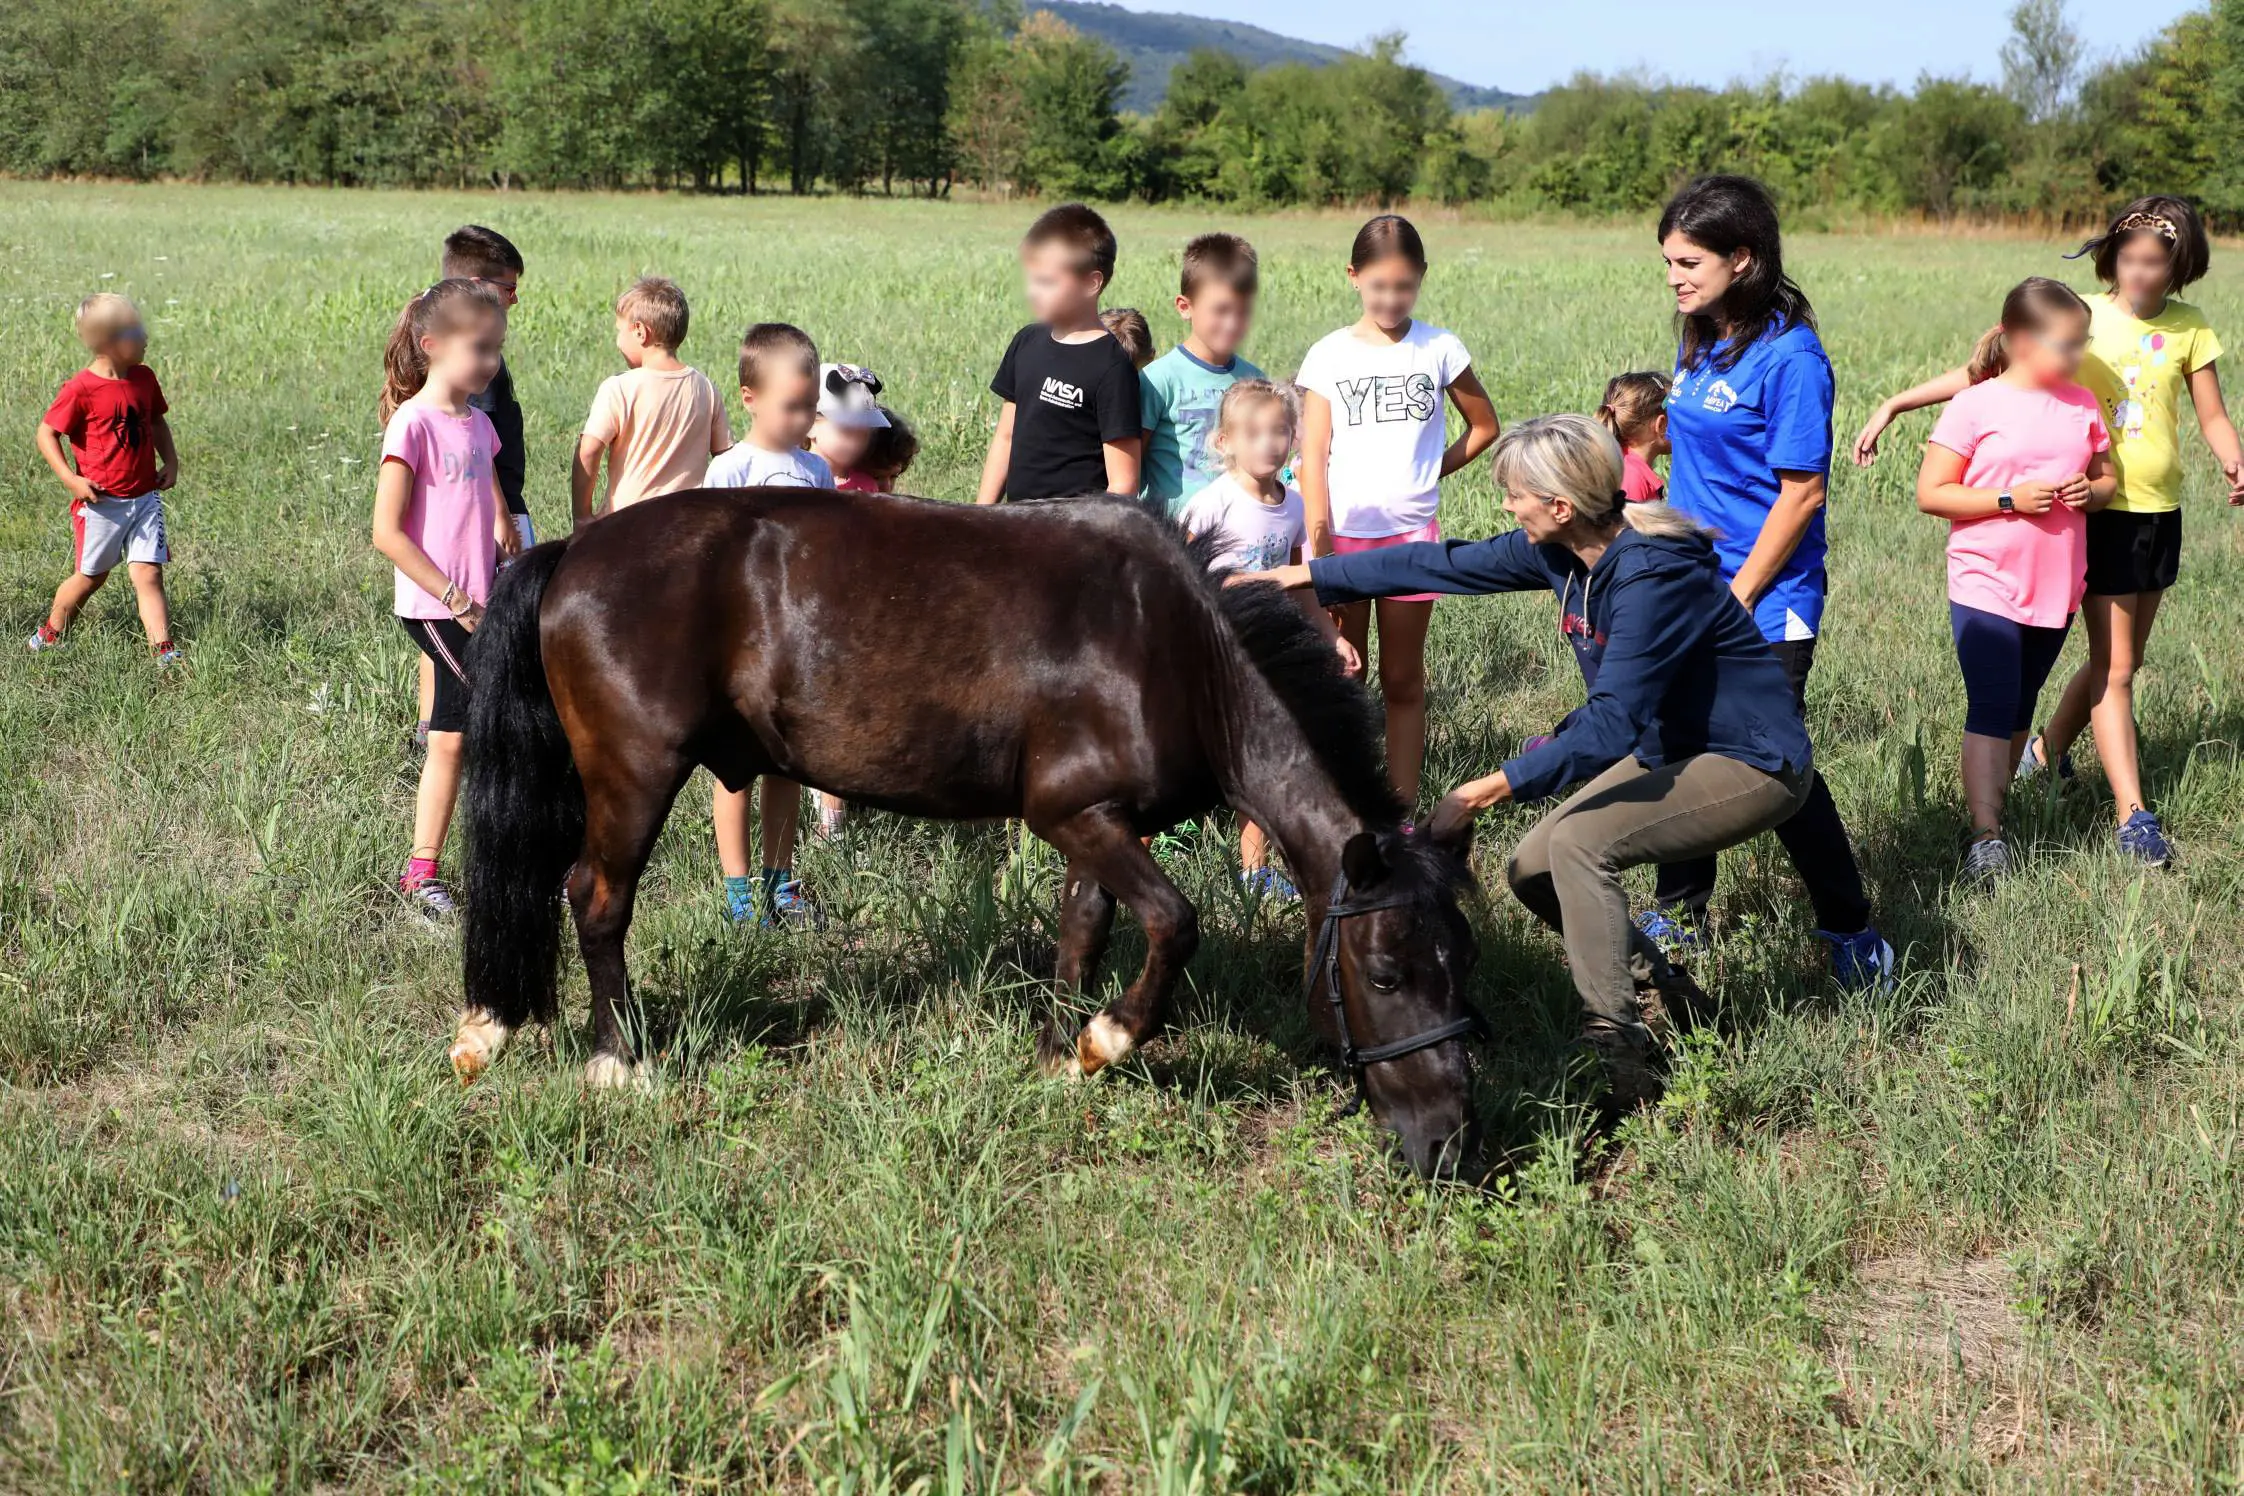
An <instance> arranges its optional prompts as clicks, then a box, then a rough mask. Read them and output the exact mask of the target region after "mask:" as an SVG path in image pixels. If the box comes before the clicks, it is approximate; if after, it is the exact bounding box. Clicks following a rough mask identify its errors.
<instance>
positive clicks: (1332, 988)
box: [1301, 869, 1488, 1117]
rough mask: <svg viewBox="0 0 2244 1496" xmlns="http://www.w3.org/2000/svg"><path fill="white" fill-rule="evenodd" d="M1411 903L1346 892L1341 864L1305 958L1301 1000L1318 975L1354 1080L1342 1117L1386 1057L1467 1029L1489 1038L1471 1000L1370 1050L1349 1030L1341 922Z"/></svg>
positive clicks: (1357, 1105) (1358, 1103) (1310, 993)
mask: <svg viewBox="0 0 2244 1496" xmlns="http://www.w3.org/2000/svg"><path fill="white" fill-rule="evenodd" d="M1408 903H1410V899H1409V898H1408V897H1407V896H1406V895H1402V894H1389V895H1387V896H1385V897H1383V898H1375V899H1356V900H1350V899H1349V897H1348V873H1347V871H1346V869H1342V870H1341V872H1340V873H1339V874H1337V875H1336V876H1335V877H1334V878H1333V880H1332V898H1331V899H1330V900H1329V901H1328V902H1327V903H1326V905H1325V917H1324V922H1323V923H1322V924H1320V925H1319V926H1318V927H1317V949H1316V953H1315V954H1314V955H1313V956H1311V957H1310V960H1309V974H1308V976H1307V978H1305V979H1304V981H1303V984H1302V994H1301V995H1302V1000H1303V1001H1304V1002H1308V1001H1311V1000H1313V999H1314V998H1315V997H1316V995H1317V983H1318V981H1319V979H1322V980H1323V982H1324V984H1325V996H1326V998H1327V1000H1329V1001H1330V1002H1331V1003H1332V1022H1333V1028H1334V1031H1335V1032H1336V1033H1338V1034H1339V1036H1340V1063H1341V1064H1342V1065H1344V1066H1346V1067H1347V1070H1348V1073H1349V1076H1350V1077H1351V1078H1352V1079H1353V1080H1354V1081H1355V1083H1356V1095H1355V1099H1354V1100H1352V1101H1350V1102H1349V1103H1348V1104H1347V1105H1346V1106H1345V1107H1343V1108H1342V1109H1341V1111H1340V1115H1341V1116H1343V1117H1348V1116H1353V1115H1355V1113H1356V1112H1357V1111H1358V1110H1359V1109H1361V1108H1362V1106H1363V1104H1364V1068H1365V1067H1366V1066H1369V1065H1377V1064H1381V1063H1383V1062H1385V1061H1387V1060H1399V1059H1401V1058H1402V1057H1403V1056H1404V1055H1411V1054H1416V1053H1418V1051H1419V1050H1421V1049H1431V1048H1433V1047H1434V1046H1435V1045H1436V1044H1446V1043H1448V1042H1449V1041H1450V1040H1452V1039H1462V1038H1464V1037H1465V1036H1466V1035H1467V1034H1472V1035H1475V1036H1477V1037H1479V1038H1483V1039H1485V1038H1487V1037H1488V1020H1486V1019H1485V1018H1483V1017H1481V1016H1480V1012H1479V1010H1478V1009H1476V1008H1474V1007H1473V1006H1472V1005H1471V1004H1470V1003H1468V1004H1466V1005H1465V1016H1464V1017H1462V1018H1452V1019H1450V1020H1449V1022H1447V1023H1444V1024H1438V1025H1436V1026H1435V1027H1433V1028H1430V1029H1426V1030H1423V1031H1422V1032H1419V1033H1415V1034H1412V1035H1411V1036H1410V1037H1409V1038H1407V1039H1397V1040H1395V1041H1394V1042H1393V1043H1391V1044H1374V1045H1373V1046H1371V1048H1369V1049H1358V1048H1357V1047H1356V1041H1355V1039H1354V1038H1353V1037H1351V1036H1350V1034H1349V1032H1348V1007H1347V1004H1346V1003H1344V1002H1343V1001H1342V1000H1341V997H1340V922H1341V921H1342V920H1344V919H1351V918H1353V917H1355V916H1356V915H1359V914H1374V913H1377V912H1378V911H1379V910H1382V909H1400V908H1402V907H1403V906H1404V905H1406V904H1408Z"/></svg>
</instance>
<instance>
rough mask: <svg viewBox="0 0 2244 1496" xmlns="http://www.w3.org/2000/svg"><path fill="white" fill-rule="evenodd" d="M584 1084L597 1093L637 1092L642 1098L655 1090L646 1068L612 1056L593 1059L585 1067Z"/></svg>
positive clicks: (617, 1056) (619, 1056)
mask: <svg viewBox="0 0 2244 1496" xmlns="http://www.w3.org/2000/svg"><path fill="white" fill-rule="evenodd" d="M584 1083H585V1085H586V1086H588V1087H590V1088H591V1089H592V1090H595V1091H636V1092H638V1093H639V1094H640V1095H642V1096H644V1095H646V1094H647V1093H648V1092H649V1091H652V1090H653V1089H654V1082H653V1080H651V1079H650V1078H649V1077H648V1075H647V1067H646V1066H644V1065H641V1064H637V1063H635V1062H634V1061H631V1060H627V1059H624V1058H623V1057H622V1056H621V1055H612V1054H596V1055H594V1056H593V1057H592V1059H591V1061H590V1063H588V1064H587V1065H586V1066H585V1067H584Z"/></svg>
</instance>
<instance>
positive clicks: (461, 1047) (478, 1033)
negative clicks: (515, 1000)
mask: <svg viewBox="0 0 2244 1496" xmlns="http://www.w3.org/2000/svg"><path fill="white" fill-rule="evenodd" d="M513 1037H514V1030H512V1029H510V1028H508V1027H507V1026H506V1025H505V1024H503V1023H501V1022H499V1020H498V1019H497V1018H496V1017H495V1016H494V1015H492V1014H490V1013H488V1012H485V1011H484V1010H482V1009H480V1008H471V1009H470V1010H468V1011H467V1012H465V1013H462V1014H461V1015H460V1023H459V1027H458V1028H456V1029H454V1030H453V1033H452V1051H451V1060H452V1073H453V1074H454V1075H456V1076H458V1077H459V1078H460V1084H461V1085H463V1086H465V1085H471V1084H473V1083H474V1081H475V1078H476V1077H477V1076H479V1075H481V1074H482V1073H483V1072H484V1071H486V1070H488V1069H490V1068H491V1066H492V1065H493V1064H494V1063H496V1062H497V1060H498V1058H499V1056H500V1055H502V1054H504V1053H506V1046H507V1041H508V1040H509V1039H512V1038H513Z"/></svg>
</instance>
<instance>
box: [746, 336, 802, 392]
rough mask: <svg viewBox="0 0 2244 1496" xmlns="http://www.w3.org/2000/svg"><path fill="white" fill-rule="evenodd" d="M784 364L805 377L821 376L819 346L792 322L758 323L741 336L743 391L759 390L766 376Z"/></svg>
mask: <svg viewBox="0 0 2244 1496" xmlns="http://www.w3.org/2000/svg"><path fill="white" fill-rule="evenodd" d="M782 363H792V364H794V365H795V366H796V367H798V368H800V369H801V370H802V371H803V372H804V373H805V374H809V375H812V376H816V374H817V373H818V345H817V344H816V343H813V342H812V341H811V340H810V334H809V333H807V332H804V331H803V330H802V329H801V328H799V327H797V326H795V325H794V324H793V323H791V322H758V323H757V324H756V325H755V326H753V327H751V328H749V329H748V330H747V331H746V332H744V333H742V334H741V335H740V387H741V388H742V389H744V390H753V389H758V388H760V387H761V386H762V384H763V378H764V375H765V374H767V373H769V372H771V371H772V370H773V369H775V368H777V367H778V366H779V365H780V364H782Z"/></svg>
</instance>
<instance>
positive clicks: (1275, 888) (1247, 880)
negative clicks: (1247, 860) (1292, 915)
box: [1239, 866, 1301, 904]
mask: <svg viewBox="0 0 2244 1496" xmlns="http://www.w3.org/2000/svg"><path fill="white" fill-rule="evenodd" d="M1239 886H1240V887H1242V888H1244V889H1246V890H1247V891H1248V892H1249V893H1252V894H1254V895H1255V896H1256V897H1258V898H1265V899H1269V900H1270V901H1271V902H1273V903H1278V904H1298V903H1300V902H1301V890H1300V889H1298V888H1296V887H1294V886H1293V880H1292V879H1291V878H1289V877H1287V876H1286V875H1285V874H1284V873H1281V872H1279V871H1278V870H1277V869H1276V868H1274V867H1268V866H1265V867H1250V868H1245V869H1242V870H1241V871H1240V873H1239Z"/></svg>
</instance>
